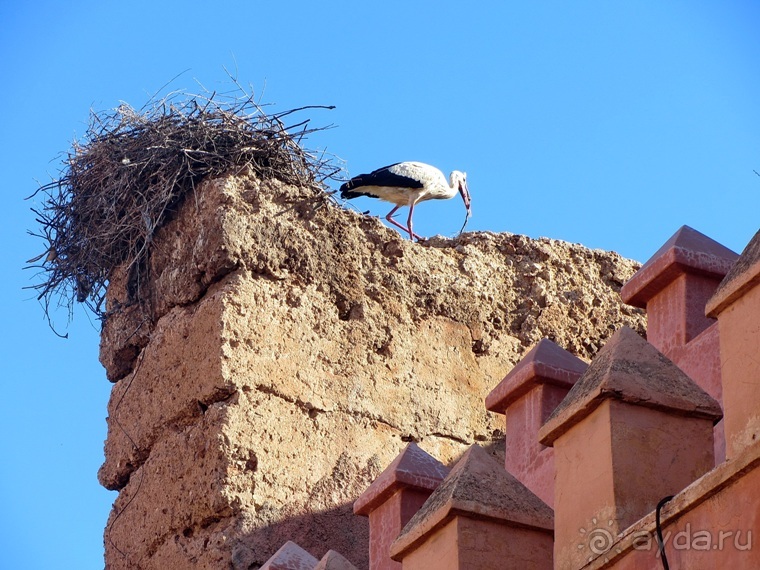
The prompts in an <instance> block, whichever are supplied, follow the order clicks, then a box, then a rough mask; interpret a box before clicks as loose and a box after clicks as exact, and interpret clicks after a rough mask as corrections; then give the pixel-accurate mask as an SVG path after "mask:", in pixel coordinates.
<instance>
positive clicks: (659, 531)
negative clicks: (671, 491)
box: [654, 495, 673, 570]
mask: <svg viewBox="0 0 760 570" xmlns="http://www.w3.org/2000/svg"><path fill="white" fill-rule="evenodd" d="M672 498H673V495H668V496H667V497H664V498H662V499H660V502H659V503H657V509H656V510H655V513H654V518H655V530H656V531H657V547H658V549H659V552H660V558H661V559H662V567H663V569H664V570H670V566H668V557H667V556H665V542H664V541H663V540H662V525H661V524H660V511H661V510H662V507H664V506H665V503H667V502H668V501H670V499H672Z"/></svg>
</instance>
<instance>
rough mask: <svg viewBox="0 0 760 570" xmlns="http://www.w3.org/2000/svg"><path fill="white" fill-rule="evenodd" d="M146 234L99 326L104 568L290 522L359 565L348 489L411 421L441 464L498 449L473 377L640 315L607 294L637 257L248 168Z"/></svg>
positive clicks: (227, 541)
mask: <svg viewBox="0 0 760 570" xmlns="http://www.w3.org/2000/svg"><path fill="white" fill-rule="evenodd" d="M152 247H153V250H152V254H151V275H150V277H151V282H150V288H149V291H150V295H151V296H150V305H149V307H148V309H147V310H139V309H136V308H134V307H132V308H130V307H125V308H122V309H120V310H117V311H116V312H115V313H114V315H113V316H112V317H111V318H109V320H108V321H107V322H106V323H105V324H104V328H103V333H102V341H101V362H102V363H103V365H104V366H105V367H106V371H107V375H108V377H109V379H110V380H112V381H113V382H114V388H113V392H112V397H111V402H110V404H109V410H108V413H109V420H108V423H109V434H108V440H107V441H106V444H105V452H106V458H105V462H104V464H103V466H102V467H101V470H100V472H99V478H100V481H101V483H102V484H103V485H104V486H105V487H107V488H109V489H115V490H118V491H119V496H118V498H117V499H116V501H115V503H114V509H113V511H112V513H111V517H110V518H109V521H108V525H107V528H106V532H105V545H106V562H107V565H108V567H109V568H110V569H120V568H146V569H150V568H156V569H158V568H161V569H169V570H171V569H173V568H177V569H179V568H183V569H184V568H221V567H232V568H236V569H238V568H241V569H242V568H246V569H247V568H258V567H259V566H261V565H262V564H263V563H264V562H265V561H266V560H267V559H269V558H270V557H271V556H272V555H273V554H274V553H275V552H276V551H277V549H278V548H280V547H281V546H282V545H283V544H284V543H285V542H286V541H288V540H292V541H294V542H296V543H298V544H299V545H301V546H302V547H303V548H305V549H306V550H308V551H309V552H311V553H312V554H314V555H315V556H317V557H322V556H324V554H325V553H326V552H327V551H328V550H329V549H334V550H336V551H338V552H340V553H342V554H343V555H345V556H346V558H347V559H349V560H351V561H352V562H353V563H354V564H356V566H357V567H358V568H366V567H367V551H368V547H367V537H368V529H367V519H366V518H365V517H360V516H354V515H353V514H352V503H353V501H354V500H355V499H356V498H357V497H359V495H361V494H362V493H363V492H364V491H365V490H366V489H367V487H368V486H369V485H370V483H372V481H373V480H374V479H375V478H376V477H377V476H378V475H379V474H380V473H381V472H382V471H383V469H385V468H386V467H387V466H388V465H389V464H390V463H391V461H392V460H393V459H394V458H395V457H396V456H397V455H398V454H399V453H400V452H401V451H402V449H403V448H404V447H405V446H406V444H407V442H409V441H416V442H418V444H419V445H420V447H421V448H423V449H424V450H425V451H427V452H428V453H430V454H431V455H432V456H434V457H435V458H437V459H439V460H441V461H442V462H443V463H445V464H448V465H451V464H452V463H453V462H454V461H455V460H456V459H457V458H458V457H459V456H461V454H462V453H464V451H465V450H466V449H467V447H468V446H469V445H470V444H472V443H473V442H475V441H477V442H480V444H481V445H485V446H486V447H490V448H491V449H492V451H494V452H495V453H503V445H504V444H503V428H504V423H503V422H504V418H503V417H502V416H499V415H497V414H492V413H489V412H487V411H486V409H485V406H484V398H485V396H486V395H487V394H488V393H489V392H490V391H491V390H492V389H493V388H494V387H495V386H496V385H497V384H498V383H499V382H500V380H501V379H502V378H503V377H504V375H505V374H506V373H507V372H509V370H510V369H511V368H512V366H513V365H514V364H515V363H516V362H518V361H519V360H520V358H521V357H522V356H523V355H524V354H525V353H526V352H527V351H528V350H529V349H530V348H531V347H532V346H533V345H534V344H535V343H536V342H538V341H539V340H540V339H541V338H544V337H548V338H551V339H552V340H553V341H554V342H556V343H557V344H558V345H559V346H561V347H563V348H565V349H567V350H569V351H570V352H572V353H573V354H575V355H577V356H579V357H580V358H583V359H585V360H588V359H589V358H590V357H591V356H593V355H594V354H595V353H596V351H597V350H598V348H599V347H601V346H602V345H603V344H604V343H605V341H606V339H607V338H608V337H609V336H610V335H611V334H612V333H613V332H614V331H615V330H616V329H618V328H619V327H620V326H622V325H628V326H630V327H632V328H633V329H635V330H637V331H643V330H644V316H643V314H642V312H641V311H640V310H638V309H634V308H631V307H627V306H624V305H622V304H621V301H620V300H619V294H618V293H619V289H620V287H621V285H622V284H623V283H624V282H625V281H626V280H628V279H629V278H630V277H631V276H632V275H633V273H634V272H635V271H636V269H637V268H638V267H639V265H638V264H637V263H635V262H632V261H629V260H626V259H623V258H621V257H620V256H619V255H617V254H615V253H612V252H604V251H600V250H589V249H587V248H584V247H583V246H580V245H575V244H569V243H565V242H560V241H556V240H550V239H545V238H542V239H538V240H533V239H530V238H527V237H525V236H518V235H513V234H490V233H469V234H465V235H463V236H460V237H459V238H457V239H453V240H449V239H445V238H440V237H438V238H434V239H431V240H429V241H427V242H424V243H411V242H410V241H408V240H405V239H404V238H403V237H402V236H400V235H399V234H398V233H396V232H395V231H392V230H389V229H387V228H385V227H384V226H383V225H382V223H381V222H380V221H378V220H377V219H375V218H371V217H366V216H362V215H359V214H356V213H354V212H351V211H348V210H344V209H342V208H340V207H338V206H336V205H334V204H332V203H331V202H330V201H329V199H328V198H326V196H325V195H324V194H319V193H316V192H313V191H310V190H306V189H301V188H295V187H291V186H286V185H283V184H281V183H279V182H277V181H261V180H258V179H256V178H254V177H251V176H247V175H238V176H230V177H227V178H221V179H217V180H210V181H207V182H206V183H203V184H201V185H200V186H199V187H198V188H197V189H196V192H195V194H194V195H193V196H192V197H191V199H188V200H187V201H186V202H185V203H184V204H182V205H181V207H180V208H179V209H178V211H177V213H176V215H175V216H174V217H173V219H172V220H171V221H169V222H168V223H167V224H166V225H165V226H164V227H162V228H161V229H160V231H159V232H158V234H157V235H156V237H155V239H154V241H153V246H152ZM125 273H126V272H124V271H121V272H120V271H117V272H115V273H114V275H113V276H112V278H111V285H110V289H109V294H108V302H109V307H111V308H114V309H116V308H118V307H121V306H122V305H124V303H125V301H126V298H127V293H126V291H127V287H126V284H125Z"/></svg>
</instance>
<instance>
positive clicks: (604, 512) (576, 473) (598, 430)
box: [554, 400, 618, 570]
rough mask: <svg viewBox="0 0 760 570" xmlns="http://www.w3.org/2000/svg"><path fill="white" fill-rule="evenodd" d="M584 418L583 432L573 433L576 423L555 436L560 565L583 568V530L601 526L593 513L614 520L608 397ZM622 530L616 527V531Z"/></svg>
mask: <svg viewBox="0 0 760 570" xmlns="http://www.w3.org/2000/svg"><path fill="white" fill-rule="evenodd" d="M583 421H584V422H587V426H586V430H585V431H584V437H582V438H581V437H574V436H577V434H576V433H574V431H575V429H571V430H570V431H569V432H567V433H565V434H563V435H561V436H560V437H559V438H558V439H557V440H556V441H555V442H554V450H555V453H554V464H555V466H556V468H557V482H558V483H559V482H562V486H560V485H559V484H558V485H557V487H556V488H555V495H554V524H555V529H554V537H555V546H554V558H555V560H556V564H555V567H556V568H557V569H558V570H565V569H567V570H575V569H576V568H580V566H581V565H582V561H584V560H585V559H586V558H587V557H588V553H586V552H582V551H581V550H580V549H579V548H578V545H579V544H582V543H583V542H584V541H585V537H584V531H586V530H589V529H591V528H593V527H595V526H596V524H597V523H595V522H593V520H594V519H596V520H603V521H605V522H606V521H608V520H614V504H615V498H614V495H613V493H612V491H613V485H612V472H611V471H610V468H609V466H610V465H612V457H611V446H610V441H611V439H610V438H611V433H610V429H609V424H610V419H609V400H608V401H607V402H603V403H602V404H601V405H600V406H599V408H597V410H596V412H595V413H593V414H591V416H589V417H587V418H585V419H584V420H583ZM576 427H577V426H576ZM585 489H594V490H595V491H596V493H595V494H594V495H593V496H591V497H589V494H588V493H585V492H582V490H585ZM617 531H618V529H614V534H617Z"/></svg>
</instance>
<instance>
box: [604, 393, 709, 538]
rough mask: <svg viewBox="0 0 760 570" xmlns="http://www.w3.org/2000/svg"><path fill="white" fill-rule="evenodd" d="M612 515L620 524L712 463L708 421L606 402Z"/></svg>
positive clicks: (634, 518)
mask: <svg viewBox="0 0 760 570" xmlns="http://www.w3.org/2000/svg"><path fill="white" fill-rule="evenodd" d="M610 408H611V411H612V413H611V430H612V449H613V457H612V469H613V472H614V483H613V484H614V487H615V496H616V503H617V504H618V505H624V508H623V509H622V510H621V512H619V513H618V517H617V520H618V521H619V522H620V526H621V527H622V528H625V527H627V526H629V525H631V524H633V523H634V522H636V521H637V520H638V519H640V518H641V517H643V516H644V515H646V514H647V513H649V512H650V511H652V510H653V509H654V507H655V506H656V505H657V502H658V501H659V500H660V499H661V498H663V497H665V496H667V495H674V494H676V493H678V492H679V491H681V490H683V489H684V488H686V487H687V486H688V485H690V484H691V483H692V482H693V481H695V480H696V479H698V478H699V477H701V476H702V475H704V474H705V473H707V471H709V470H710V469H712V468H713V466H714V459H713V457H714V456H713V453H714V451H713V425H712V421H710V420H706V419H697V418H687V417H684V416H676V415H673V414H672V413H665V412H660V411H658V410H653V409H651V408H645V407H643V406H631V405H628V404H625V403H622V402H618V401H611V402H610Z"/></svg>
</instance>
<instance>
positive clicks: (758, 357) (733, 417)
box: [718, 286, 760, 457]
mask: <svg viewBox="0 0 760 570" xmlns="http://www.w3.org/2000/svg"><path fill="white" fill-rule="evenodd" d="M758 308H760V286H756V287H754V288H753V289H752V290H750V291H749V292H747V293H746V294H745V295H744V296H743V297H741V298H740V299H738V300H737V301H736V302H735V303H734V304H733V305H731V306H730V307H728V308H727V309H726V310H724V311H723V313H721V315H720V320H719V324H718V326H719V329H720V360H721V367H722V370H723V382H724V386H723V410H724V414H725V417H724V419H723V423H724V426H725V432H726V455H727V456H728V457H732V456H735V455H736V454H737V453H738V452H740V451H741V450H742V449H744V448H745V447H747V446H748V445H751V444H752V443H753V442H756V441H759V440H760V314H759V310H758Z"/></svg>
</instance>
